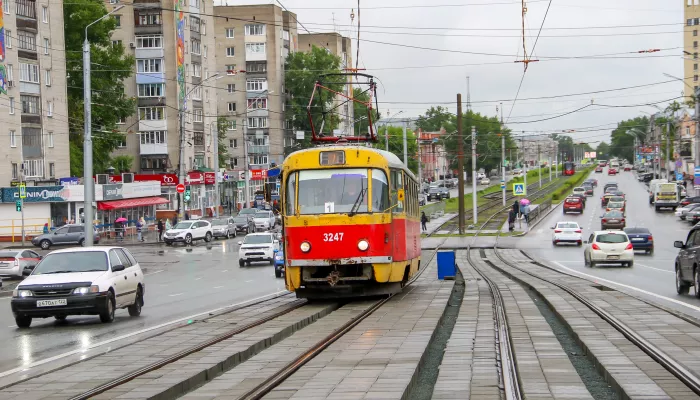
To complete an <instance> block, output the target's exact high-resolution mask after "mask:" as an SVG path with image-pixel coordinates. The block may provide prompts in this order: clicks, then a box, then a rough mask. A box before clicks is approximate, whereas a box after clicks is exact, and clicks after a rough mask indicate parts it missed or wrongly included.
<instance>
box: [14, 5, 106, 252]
mask: <svg viewBox="0 0 700 400" xmlns="http://www.w3.org/2000/svg"><path fill="white" fill-rule="evenodd" d="M100 19H102V18H100ZM98 21H99V20H98ZM93 24H94V22H93ZM89 26H90V25H88V26H86V27H85V41H84V42H83V103H84V104H83V113H84V114H85V115H84V116H85V131H84V133H83V175H84V176H83V181H84V182H83V184H84V186H85V194H84V196H83V209H84V210H85V223H84V226H83V227H84V229H85V243H84V245H85V246H86V247H92V245H93V242H94V237H93V236H94V233H95V231H94V230H93V228H92V220H93V219H95V218H94V217H93V215H92V202H93V201H94V200H95V199H94V197H95V181H94V180H93V178H92V87H91V85H92V82H91V81H90V42H88V36H87V28H88V27H89ZM22 213H24V207H22ZM23 215H24V214H23ZM22 221H23V222H24V218H22ZM22 245H24V227H22Z"/></svg>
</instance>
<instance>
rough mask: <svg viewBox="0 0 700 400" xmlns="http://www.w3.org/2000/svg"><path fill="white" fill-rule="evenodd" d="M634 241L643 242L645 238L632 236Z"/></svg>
mask: <svg viewBox="0 0 700 400" xmlns="http://www.w3.org/2000/svg"><path fill="white" fill-rule="evenodd" d="M632 241H633V242H643V241H644V239H642V238H632Z"/></svg>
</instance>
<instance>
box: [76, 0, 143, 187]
mask: <svg viewBox="0 0 700 400" xmlns="http://www.w3.org/2000/svg"><path fill="white" fill-rule="evenodd" d="M63 13H64V16H65V17H64V21H65V23H64V32H65V40H66V46H65V47H66V52H65V57H66V70H67V78H68V114H69V115H68V117H69V118H68V119H69V130H70V159H71V168H70V169H71V175H73V176H82V175H83V162H82V159H83V126H84V125H83V116H84V114H83V60H82V45H83V40H84V39H85V37H84V35H85V33H84V32H85V27H86V26H87V25H88V24H90V23H92V22H94V21H96V20H97V19H99V18H100V17H102V16H104V15H105V14H107V10H106V8H105V6H104V3H103V2H101V1H98V0H74V1H70V2H66V3H64V4H63ZM115 28H116V20H115V19H114V18H111V17H110V18H105V19H104V20H102V21H100V22H98V23H96V24H95V25H92V26H91V27H90V29H89V30H88V40H89V42H90V44H91V46H90V49H91V66H92V73H91V74H90V77H91V81H92V84H91V87H92V127H93V170H94V172H95V173H103V172H105V169H106V168H107V167H109V164H110V163H111V161H112V160H111V158H110V153H111V152H112V151H113V150H114V149H116V148H117V147H118V146H119V144H120V143H121V142H122V141H123V140H124V135H123V133H121V132H119V131H117V129H116V128H117V125H116V123H117V121H119V120H120V119H122V118H126V117H128V116H130V115H132V114H133V113H134V111H135V107H136V101H135V99H133V98H129V97H126V96H125V95H124V84H123V83H122V82H123V80H124V79H126V78H128V77H129V76H131V74H132V72H133V71H132V70H133V68H134V62H135V59H134V57H132V56H127V55H125V54H124V47H123V46H112V42H111V39H110V34H111V32H112V31H113V30H114V29H115Z"/></svg>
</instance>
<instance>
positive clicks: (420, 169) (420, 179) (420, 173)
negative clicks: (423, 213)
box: [416, 132, 423, 193]
mask: <svg viewBox="0 0 700 400" xmlns="http://www.w3.org/2000/svg"><path fill="white" fill-rule="evenodd" d="M416 143H418V190H419V192H420V193H423V161H422V160H423V159H422V158H421V151H420V147H421V146H420V144H421V143H420V132H416Z"/></svg>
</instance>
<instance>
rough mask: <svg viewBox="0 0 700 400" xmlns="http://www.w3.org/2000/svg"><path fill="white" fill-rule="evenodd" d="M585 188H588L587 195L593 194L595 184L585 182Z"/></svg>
mask: <svg viewBox="0 0 700 400" xmlns="http://www.w3.org/2000/svg"><path fill="white" fill-rule="evenodd" d="M583 188H584V189H586V192H585V194H586V196H593V185H591V184H587V183H585V182H584V183H583Z"/></svg>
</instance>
